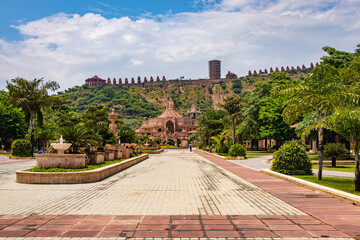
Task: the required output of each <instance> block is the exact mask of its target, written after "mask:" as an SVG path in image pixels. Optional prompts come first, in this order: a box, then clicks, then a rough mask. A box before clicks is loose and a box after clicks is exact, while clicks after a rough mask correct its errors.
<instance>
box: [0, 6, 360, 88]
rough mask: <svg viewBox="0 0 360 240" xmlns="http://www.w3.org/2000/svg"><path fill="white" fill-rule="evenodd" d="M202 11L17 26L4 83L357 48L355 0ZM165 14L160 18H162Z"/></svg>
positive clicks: (4, 48)
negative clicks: (18, 38) (17, 36)
mask: <svg viewBox="0 0 360 240" xmlns="http://www.w3.org/2000/svg"><path fill="white" fill-rule="evenodd" d="M198 2H199V3H202V4H208V5H211V7H210V8H206V10H202V11H200V12H195V13H190V12H185V13H179V14H172V13H168V14H166V15H163V16H155V17H154V16H152V17H142V18H140V19H138V20H132V19H130V18H128V17H121V18H112V19H106V18H104V17H103V16H101V15H99V14H93V13H88V14H85V15H83V16H80V15H77V14H74V15H67V14H63V13H59V14H56V15H53V16H50V17H46V18H42V19H39V20H37V21H32V22H28V23H26V24H21V25H18V26H16V27H15V28H16V29H18V30H19V32H20V34H22V35H23V36H24V40H22V41H17V42H7V41H5V40H2V39H0V88H4V86H5V80H9V79H11V78H15V77H19V76H20V77H25V78H28V79H32V78H39V77H44V78H45V79H51V80H56V81H58V82H59V83H60V85H61V87H62V89H65V88H68V87H72V86H73V85H74V84H78V85H80V84H83V83H84V80H85V79H86V78H88V77H91V76H93V75H95V74H96V75H98V76H100V77H103V78H107V77H111V78H113V77H116V78H119V77H121V78H125V77H128V78H131V77H137V76H138V75H140V76H142V77H143V76H147V77H148V78H149V77H150V76H157V75H159V76H162V75H165V76H166V77H167V78H177V77H179V76H185V77H186V78H192V79H195V78H199V77H207V74H208V73H207V69H208V68H207V61H208V60H210V59H214V58H217V59H220V60H221V61H222V72H223V75H224V73H226V72H227V71H228V70H231V71H232V72H235V73H237V74H239V75H244V74H246V73H247V71H248V70H249V69H251V70H253V69H257V70H258V69H259V68H261V69H264V68H270V67H276V66H279V67H281V66H287V65H289V66H291V65H295V66H296V65H302V64H306V65H308V64H310V62H316V61H318V60H319V57H321V56H322V55H323V52H322V50H321V47H323V46H325V45H330V46H333V47H335V48H339V49H342V50H346V51H352V50H353V49H354V48H355V46H356V45H357V44H358V43H359V39H360V31H359V30H360V29H359V28H360V20H359V18H358V16H359V10H360V2H358V1H354V0H314V1H311V3H310V2H309V1H298V0H277V1H270V0H251V1H245V0H223V1H222V2H220V3H217V1H213V0H210V1H209V0H199V1H198ZM159 19H160V20H159Z"/></svg>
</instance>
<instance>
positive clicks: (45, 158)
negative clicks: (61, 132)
mask: <svg viewBox="0 0 360 240" xmlns="http://www.w3.org/2000/svg"><path fill="white" fill-rule="evenodd" d="M51 146H52V147H53V148H54V149H56V150H57V151H58V153H57V154H56V153H50V154H36V167H43V168H57V167H62V168H83V167H85V155H84V154H65V153H64V152H65V151H66V150H68V149H69V147H70V146H71V143H64V139H63V137H62V136H61V137H60V143H52V144H51Z"/></svg>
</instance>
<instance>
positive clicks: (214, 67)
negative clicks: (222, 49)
mask: <svg viewBox="0 0 360 240" xmlns="http://www.w3.org/2000/svg"><path fill="white" fill-rule="evenodd" d="M220 78H221V62H220V61H219V60H211V61H209V79H220Z"/></svg>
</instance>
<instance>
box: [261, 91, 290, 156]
mask: <svg viewBox="0 0 360 240" xmlns="http://www.w3.org/2000/svg"><path fill="white" fill-rule="evenodd" d="M283 108H284V100H283V99H282V98H272V97H269V98H268V101H267V102H266V103H265V105H264V106H261V107H260V112H259V120H260V121H261V122H262V124H261V127H260V135H261V137H262V138H265V139H274V140H276V148H277V149H278V148H279V146H280V145H281V144H282V143H283V142H284V141H286V140H291V139H293V138H295V137H296V134H295V131H294V129H293V128H290V127H289V125H287V124H286V123H285V122H284V120H283V117H282V115H281V114H282V111H283Z"/></svg>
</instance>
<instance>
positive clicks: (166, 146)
mask: <svg viewBox="0 0 360 240" xmlns="http://www.w3.org/2000/svg"><path fill="white" fill-rule="evenodd" d="M161 148H181V147H179V146H161Z"/></svg>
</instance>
